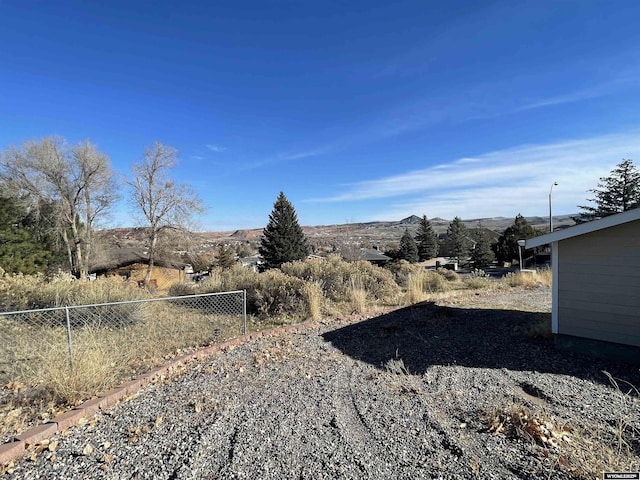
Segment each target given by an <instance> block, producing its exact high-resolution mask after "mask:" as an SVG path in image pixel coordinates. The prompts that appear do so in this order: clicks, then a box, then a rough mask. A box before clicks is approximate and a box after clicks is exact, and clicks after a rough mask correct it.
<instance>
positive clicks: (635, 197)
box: [575, 160, 640, 223]
mask: <svg viewBox="0 0 640 480" xmlns="http://www.w3.org/2000/svg"><path fill="white" fill-rule="evenodd" d="M589 191H590V192H591V193H593V195H594V198H589V199H588V200H589V201H590V202H594V203H595V206H583V205H580V206H579V208H581V209H582V210H583V211H582V212H580V216H579V217H577V218H576V219H575V220H576V221H577V222H578V223H582V222H588V221H590V220H594V219H596V218H600V217H608V216H609V215H613V214H615V213H620V212H625V211H627V210H631V209H632V208H638V207H640V172H639V171H638V169H637V168H636V167H635V165H634V164H633V160H623V161H622V163H619V164H618V165H617V166H616V167H615V168H614V169H613V170H612V171H611V172H610V173H609V176H608V177H600V182H598V188H594V189H591V190H589Z"/></svg>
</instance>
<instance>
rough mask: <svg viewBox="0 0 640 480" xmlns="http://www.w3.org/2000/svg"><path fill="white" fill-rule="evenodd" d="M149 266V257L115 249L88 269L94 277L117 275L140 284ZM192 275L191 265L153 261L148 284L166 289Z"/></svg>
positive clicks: (178, 262)
mask: <svg viewBox="0 0 640 480" xmlns="http://www.w3.org/2000/svg"><path fill="white" fill-rule="evenodd" d="M148 266H149V257H148V255H146V254H144V253H140V252H139V251H138V250H137V249H133V248H116V249H113V250H110V251H107V252H106V253H105V254H103V259H102V260H101V261H99V262H96V263H95V264H94V265H92V266H91V267H90V268H89V273H90V274H91V275H94V276H115V275H118V276H120V277H123V278H125V279H127V280H129V281H131V282H138V283H140V282H142V281H143V280H144V277H145V275H146V273H147V267H148ZM189 273H193V269H192V268H191V265H189V264H187V263H183V262H181V261H179V260H177V259H173V260H168V259H164V258H159V259H156V260H155V261H154V266H153V270H152V271H151V278H150V280H149V283H150V284H151V285H153V286H156V287H158V288H160V289H163V290H164V289H166V288H169V287H170V286H171V284H173V283H175V282H184V281H185V280H187V279H188V278H189Z"/></svg>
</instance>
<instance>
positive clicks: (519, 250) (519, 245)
mask: <svg viewBox="0 0 640 480" xmlns="http://www.w3.org/2000/svg"><path fill="white" fill-rule="evenodd" d="M525 242H526V241H525V240H518V253H519V254H520V264H519V265H518V266H519V267H520V271H522V247H524V244H525Z"/></svg>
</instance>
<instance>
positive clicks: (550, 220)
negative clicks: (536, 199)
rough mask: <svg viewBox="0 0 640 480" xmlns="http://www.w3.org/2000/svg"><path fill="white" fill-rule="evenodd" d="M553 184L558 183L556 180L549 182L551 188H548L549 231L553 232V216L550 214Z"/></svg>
mask: <svg viewBox="0 0 640 480" xmlns="http://www.w3.org/2000/svg"><path fill="white" fill-rule="evenodd" d="M554 185H558V182H553V183H552V184H551V189H550V190H549V232H553V216H551V192H553V187H554Z"/></svg>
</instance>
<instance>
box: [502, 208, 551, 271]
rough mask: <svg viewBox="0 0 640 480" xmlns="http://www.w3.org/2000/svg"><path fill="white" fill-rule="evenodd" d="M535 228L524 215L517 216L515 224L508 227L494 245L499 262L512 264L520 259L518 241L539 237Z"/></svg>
mask: <svg viewBox="0 0 640 480" xmlns="http://www.w3.org/2000/svg"><path fill="white" fill-rule="evenodd" d="M539 234H540V232H538V231H537V230H536V229H535V228H533V227H532V226H531V225H529V222H527V220H526V218H524V217H523V216H522V215H520V214H518V215H516V218H515V219H514V221H513V224H512V225H511V226H510V227H508V228H507V229H506V230H505V231H504V233H503V234H502V235H500V238H498V243H496V244H495V245H493V251H494V252H495V254H496V258H497V259H498V261H499V262H511V261H513V260H515V259H516V258H518V257H519V253H518V240H526V239H527V238H532V237H535V236H537V235H539Z"/></svg>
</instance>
